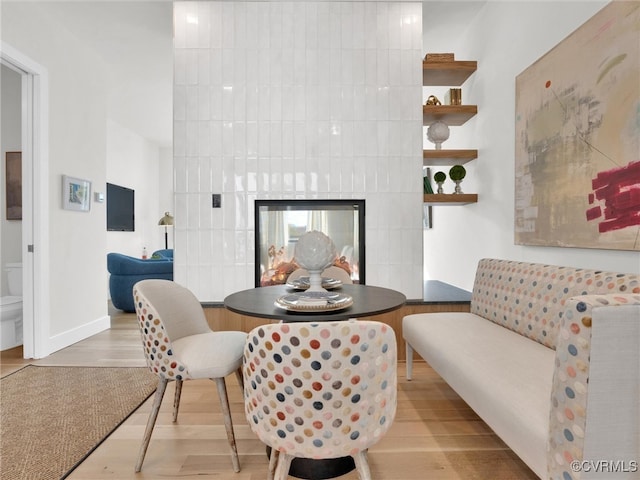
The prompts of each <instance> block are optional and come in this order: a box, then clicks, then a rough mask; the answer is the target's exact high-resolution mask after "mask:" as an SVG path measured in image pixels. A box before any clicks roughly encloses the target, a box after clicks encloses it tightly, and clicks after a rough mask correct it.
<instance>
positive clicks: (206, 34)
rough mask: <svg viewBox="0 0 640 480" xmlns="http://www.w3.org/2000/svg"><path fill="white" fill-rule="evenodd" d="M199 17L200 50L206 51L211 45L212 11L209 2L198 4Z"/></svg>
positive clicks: (198, 41) (198, 43) (198, 40)
mask: <svg viewBox="0 0 640 480" xmlns="http://www.w3.org/2000/svg"><path fill="white" fill-rule="evenodd" d="M196 9H197V16H198V39H197V46H198V48H202V49H206V48H209V46H210V45H211V10H210V8H209V3H208V2H196Z"/></svg>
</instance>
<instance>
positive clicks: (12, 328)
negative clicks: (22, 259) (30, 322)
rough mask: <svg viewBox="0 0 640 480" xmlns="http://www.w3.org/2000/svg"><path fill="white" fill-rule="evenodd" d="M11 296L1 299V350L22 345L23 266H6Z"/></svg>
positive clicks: (17, 264) (11, 264)
mask: <svg viewBox="0 0 640 480" xmlns="http://www.w3.org/2000/svg"><path fill="white" fill-rule="evenodd" d="M5 270H6V272H7V279H8V285H9V295H8V296H6V297H0V350H8V349H9V348H13V347H17V346H18V345H22V264H21V263H7V264H6V266H5Z"/></svg>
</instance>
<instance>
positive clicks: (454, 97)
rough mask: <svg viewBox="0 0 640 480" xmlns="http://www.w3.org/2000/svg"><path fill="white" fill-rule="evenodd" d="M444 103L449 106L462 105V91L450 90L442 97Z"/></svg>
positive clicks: (457, 89)
mask: <svg viewBox="0 0 640 480" xmlns="http://www.w3.org/2000/svg"><path fill="white" fill-rule="evenodd" d="M444 101H445V103H447V104H449V105H462V89H461V88H450V89H449V91H448V92H447V94H446V95H445V97H444Z"/></svg>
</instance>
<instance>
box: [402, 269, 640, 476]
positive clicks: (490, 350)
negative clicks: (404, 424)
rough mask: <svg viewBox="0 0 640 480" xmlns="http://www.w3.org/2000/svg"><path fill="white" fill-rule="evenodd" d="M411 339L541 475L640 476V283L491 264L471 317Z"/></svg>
mask: <svg viewBox="0 0 640 480" xmlns="http://www.w3.org/2000/svg"><path fill="white" fill-rule="evenodd" d="M402 335H403V337H404V339H405V341H406V345H407V377H408V378H409V379H411V376H412V368H411V367H412V362H413V352H414V351H415V352H417V353H418V354H419V355H420V356H421V357H422V358H423V359H424V360H426V361H427V363H429V365H431V367H433V368H434V370H435V371H436V372H437V373H438V374H439V375H440V376H441V377H442V378H443V379H444V380H445V381H447V383H448V384H449V385H450V386H451V387H452V388H453V389H454V390H455V391H456V392H457V393H458V394H459V395H460V396H461V397H462V398H463V399H464V400H465V401H466V402H467V403H468V404H469V406H471V408H473V409H474V411H475V412H476V413H477V414H478V415H479V416H480V417H481V418H482V419H483V420H484V421H485V422H486V423H487V424H488V425H489V426H490V427H491V428H492V429H493V430H494V431H495V432H496V434H497V435H499V436H500V437H501V438H502V440H503V441H504V442H505V443H506V444H507V445H508V446H509V447H510V448H511V449H512V450H513V451H514V452H515V453H516V454H517V455H518V456H520V458H521V459H522V460H523V461H524V462H525V463H526V464H527V465H528V466H529V467H530V468H531V469H532V470H533V472H535V473H536V474H537V475H538V476H539V477H540V478H545V479H547V478H548V479H554V480H555V479H560V480H568V479H578V478H582V479H584V478H598V479H602V478H609V477H607V476H606V472H603V470H604V468H601V469H600V471H597V469H596V468H593V467H591V465H594V464H596V463H597V462H598V461H599V460H602V461H609V462H612V465H614V467H612V468H609V467H608V468H609V469H610V470H615V469H617V470H619V471H618V472H616V473H615V478H616V479H630V478H636V479H637V478H639V475H640V473H639V470H638V461H639V460H640V408H639V407H638V406H639V405H640V347H639V345H640V278H639V276H638V275H631V274H620V273H611V272H600V271H594V270H585V269H577V268H570V267H560V266H551V265H542V264H534V263H523V262H514V261H508V260H498V259H483V260H481V261H480V262H479V264H478V268H477V271H476V277H475V282H474V287H473V292H472V298H471V309H470V313H462V312H455V313H453V312H452V313H423V314H415V315H408V316H406V317H404V318H403V322H402ZM572 462H578V463H572ZM582 462H593V463H586V464H585V463H582ZM616 462H617V463H616ZM583 465H586V466H587V468H583ZM601 465H602V464H601ZM581 470H584V471H581ZM587 470H590V472H587ZM603 473H604V475H603ZM590 475H591V476H590Z"/></svg>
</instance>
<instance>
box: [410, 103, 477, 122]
mask: <svg viewBox="0 0 640 480" xmlns="http://www.w3.org/2000/svg"><path fill="white" fill-rule="evenodd" d="M476 113H478V106H477V105H423V106H422V124H423V125H425V126H428V125H431V124H432V123H435V122H437V121H438V120H440V121H442V122H444V123H446V124H447V125H448V126H450V127H459V126H460V125H463V124H464V123H465V122H466V121H467V120H469V119H470V118H472V117H473V116H475V115H476Z"/></svg>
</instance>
